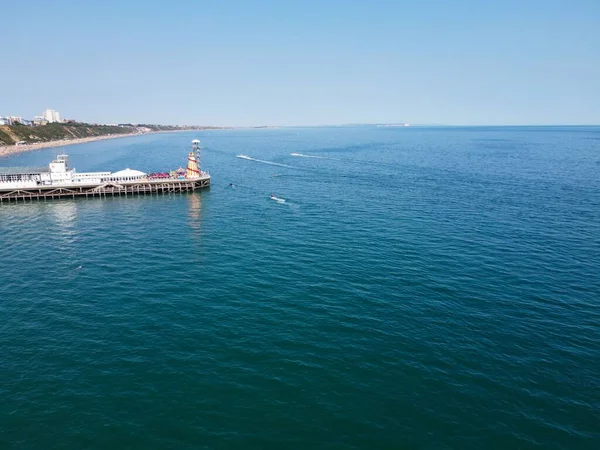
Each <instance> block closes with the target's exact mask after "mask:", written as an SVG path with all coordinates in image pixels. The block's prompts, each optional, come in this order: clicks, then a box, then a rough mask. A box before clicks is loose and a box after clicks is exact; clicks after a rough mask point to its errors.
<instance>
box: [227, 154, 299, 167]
mask: <svg viewBox="0 0 600 450" xmlns="http://www.w3.org/2000/svg"><path fill="white" fill-rule="evenodd" d="M237 157H238V158H241V159H247V160H248V161H255V162H259V163H263V164H269V165H270V166H279V167H287V168H288V169H295V167H292V166H288V165H287V164H281V163H277V162H273V161H265V160H264V159H257V158H253V157H252V156H248V155H237Z"/></svg>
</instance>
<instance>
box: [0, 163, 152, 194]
mask: <svg viewBox="0 0 600 450" xmlns="http://www.w3.org/2000/svg"><path fill="white" fill-rule="evenodd" d="M142 180H147V175H146V174H145V173H144V172H140V171H139V170H132V169H125V170H121V171H119V172H115V173H111V172H82V173H77V172H76V171H75V169H72V168H70V167H69V157H68V156H67V155H58V156H57V157H56V159H55V160H54V161H52V162H51V163H50V164H49V165H48V168H47V169H45V168H44V169H28V168H7V169H2V168H0V191H2V190H6V189H27V188H35V187H39V186H57V187H76V186H88V185H101V184H104V183H109V182H113V183H135V182H140V181H142Z"/></svg>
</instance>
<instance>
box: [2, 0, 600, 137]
mask: <svg viewBox="0 0 600 450" xmlns="http://www.w3.org/2000/svg"><path fill="white" fill-rule="evenodd" d="M0 16H3V18H2V20H1V21H0V36H2V37H3V39H2V41H3V44H2V47H1V50H0V56H1V57H0V115H19V116H23V117H26V118H32V117H33V116H35V115H40V114H41V113H42V111H43V110H45V109H46V108H51V109H55V110H57V111H59V112H60V113H61V116H62V117H65V118H73V119H76V120H80V121H86V122H95V123H123V122H134V123H158V124H195V125H223V126H258V125H273V126H284V125H299V126H301V125H326V124H348V123H396V122H408V123H411V124H445V125H492V124H497V125H508V124H511V125H522V124H523V125H524V124H540V125H545V124H565V125H569V124H581V125H584V124H600V0H570V1H567V0H544V1H542V0H519V1H515V0H503V1H489V2H488V1H482V0H454V1H451V0H445V1H442V0H429V1H427V0H423V1H414V0H412V1H402V0H368V1H367V0H364V1H353V0H345V1H342V0H319V1H313V0H302V1H300V0H299V1H289V0H277V1H275V0H273V1H258V0H220V1H218V0H214V1H203V0H176V1H165V0H161V1H154V0H144V1H139V0H104V1H96V0H90V1H85V2H82V1H80V0H78V1H70V0H69V1H65V0H54V1H48V0H27V1H7V2H4V3H3V5H2V7H1V9H0Z"/></svg>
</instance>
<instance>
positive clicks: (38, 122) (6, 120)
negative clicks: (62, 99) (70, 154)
mask: <svg viewBox="0 0 600 450" xmlns="http://www.w3.org/2000/svg"><path fill="white" fill-rule="evenodd" d="M50 123H62V124H76V123H82V122H79V121H77V120H75V119H63V118H61V117H60V113H59V112H58V111H55V110H53V109H46V110H45V111H44V112H43V113H42V114H41V115H39V116H34V117H33V118H32V119H25V118H23V117H20V116H0V125H9V126H12V125H26V126H33V127H34V126H43V125H48V124H50ZM89 125H93V126H105V127H132V126H133V127H137V126H138V125H137V124H131V123H123V124H116V123H103V124H100V123H91V124H89ZM142 128H143V127H142ZM140 131H143V130H140ZM147 131H152V127H148V130H147Z"/></svg>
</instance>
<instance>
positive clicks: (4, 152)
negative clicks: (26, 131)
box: [0, 131, 154, 158]
mask: <svg viewBox="0 0 600 450" xmlns="http://www.w3.org/2000/svg"><path fill="white" fill-rule="evenodd" d="M152 133H154V132H153V131H151V132H147V133H127V134H111V135H105V136H93V137H86V138H79V139H60V140H58V141H48V142H38V143H35V144H24V145H5V146H0V158H1V157H6V156H12V155H16V154H18V153H23V152H29V151H32V150H41V149H43V148H52V147H63V146H65V145H73V144H85V143H86V142H94V141H103V140H105V139H116V138H124V137H129V136H139V135H141V134H152Z"/></svg>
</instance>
